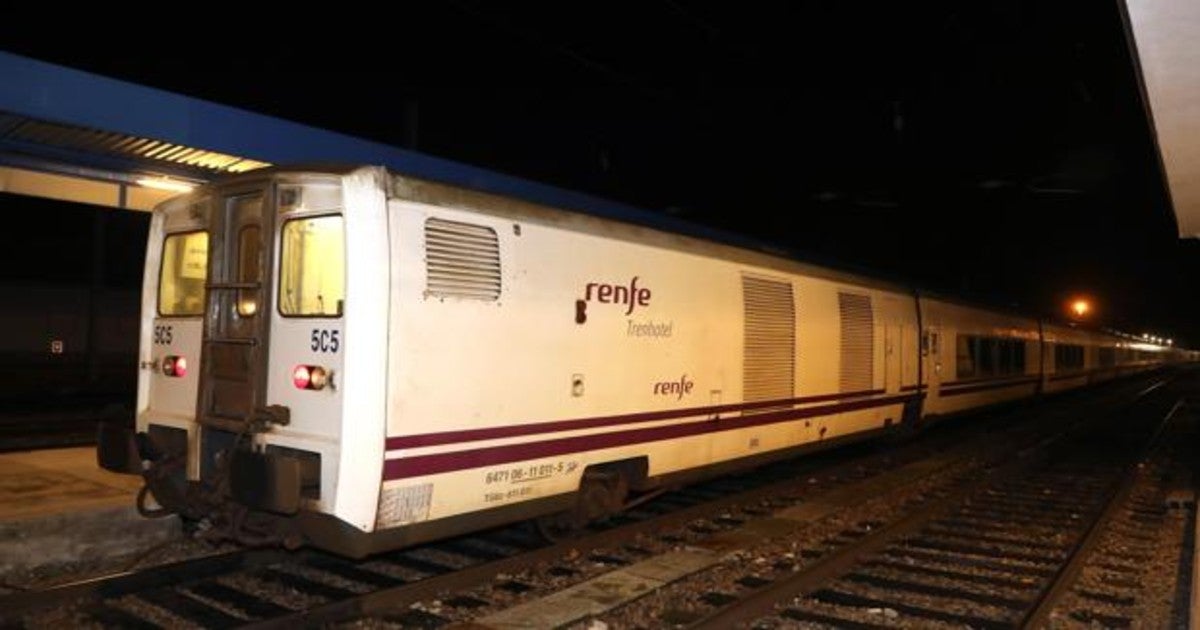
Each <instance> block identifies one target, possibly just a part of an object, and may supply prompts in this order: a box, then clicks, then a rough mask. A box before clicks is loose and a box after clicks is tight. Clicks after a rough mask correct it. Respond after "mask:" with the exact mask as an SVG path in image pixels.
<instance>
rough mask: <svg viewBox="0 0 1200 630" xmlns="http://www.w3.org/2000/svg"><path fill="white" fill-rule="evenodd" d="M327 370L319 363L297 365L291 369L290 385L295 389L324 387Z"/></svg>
mask: <svg viewBox="0 0 1200 630" xmlns="http://www.w3.org/2000/svg"><path fill="white" fill-rule="evenodd" d="M328 384H329V372H328V371H327V370H326V369H325V368H323V367H321V366H319V365H297V366H296V367H295V368H294V369H293V370H292V385H295V386H296V389H325V386H326V385H328Z"/></svg>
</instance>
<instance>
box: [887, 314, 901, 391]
mask: <svg viewBox="0 0 1200 630" xmlns="http://www.w3.org/2000/svg"><path fill="white" fill-rule="evenodd" d="M901 334H902V333H901V329H900V325H899V324H898V323H897V322H895V321H891V320H889V321H887V323H885V324H884V328H883V389H884V391H886V392H897V391H900V370H901V367H902V363H901V361H902V359H901V354H902V353H901V351H900V349H901V346H902V345H903V342H902V340H901Z"/></svg>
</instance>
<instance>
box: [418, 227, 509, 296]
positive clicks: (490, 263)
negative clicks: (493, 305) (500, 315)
mask: <svg viewBox="0 0 1200 630" xmlns="http://www.w3.org/2000/svg"><path fill="white" fill-rule="evenodd" d="M425 268H426V276H425V278H426V280H425V295H426V296H427V297H437V298H445V297H457V298H468V299H473V300H496V299H498V298H499V297H500V241H499V239H497V238H496V231H495V230H493V229H492V228H489V227H484V226H482V225H471V224H469V223H458V222H455V221H446V220H443V219H428V220H426V221H425Z"/></svg>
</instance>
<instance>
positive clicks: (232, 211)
mask: <svg viewBox="0 0 1200 630" xmlns="http://www.w3.org/2000/svg"><path fill="white" fill-rule="evenodd" d="M266 198H267V197H266V196H265V194H264V192H263V191H262V190H249V191H239V192H237V193H236V194H228V195H226V196H224V197H221V198H219V199H218V200H217V201H216V205H215V207H214V208H213V213H212V219H211V221H210V227H209V233H210V234H211V235H212V243H211V244H210V253H209V271H208V284H207V289H208V301H207V306H206V308H205V319H204V361H203V365H202V372H201V377H200V395H199V398H198V402H197V404H198V408H197V413H196V417H197V421H198V422H199V423H200V425H201V445H200V475H201V478H204V479H207V478H210V476H211V475H212V474H213V472H214V470H215V469H216V467H217V464H218V463H219V462H218V456H219V453H221V452H222V451H224V450H226V449H228V448H230V447H231V446H233V444H234V442H235V441H236V440H237V437H238V435H239V434H241V433H242V432H243V431H244V430H245V429H246V423H247V421H248V420H249V418H250V416H251V414H252V413H253V412H254V410H255V409H256V408H259V407H262V406H264V405H265V398H266V365H265V363H266V358H267V338H268V324H269V321H268V320H269V319H270V318H269V313H270V309H269V308H268V307H267V296H269V295H271V293H270V291H269V290H268V286H267V285H268V284H269V282H270V276H269V274H267V273H265V270H266V269H269V268H270V265H269V262H268V258H269V256H270V251H271V248H270V240H269V237H268V235H269V234H270V233H271V230H270V227H271V226H270V222H271V216H272V215H271V213H270V212H269V211H267V210H268V205H269V204H268V203H267V202H266V201H265V199H266Z"/></svg>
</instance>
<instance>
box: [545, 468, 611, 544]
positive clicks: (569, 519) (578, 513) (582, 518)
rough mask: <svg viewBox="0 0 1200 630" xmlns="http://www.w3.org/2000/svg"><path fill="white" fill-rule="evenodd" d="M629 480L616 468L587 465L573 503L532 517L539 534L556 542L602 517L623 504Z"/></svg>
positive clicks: (573, 534)
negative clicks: (569, 507)
mask: <svg viewBox="0 0 1200 630" xmlns="http://www.w3.org/2000/svg"><path fill="white" fill-rule="evenodd" d="M628 496H629V480H628V479H627V478H626V477H625V475H624V474H622V473H621V471H619V470H612V469H603V468H597V469H589V470H587V471H585V472H584V473H583V479H582V480H580V482H579V491H578V492H577V493H576V495H575V506H574V508H572V509H570V510H566V511H563V512H558V513H555V514H548V515H546V516H542V517H538V518H537V519H535V520H534V527H535V529H536V530H537V533H538V535H540V536H541V537H542V538H544V539H546V540H547V541H548V542H559V541H562V540H566V539H569V538H572V537H574V536H576V535H578V534H579V533H580V532H581V531H582V530H583V528H584V527H587V525H588V524H589V523H594V522H597V521H602V520H604V519H606V518H609V517H610V516H612V515H614V514H617V513H618V512H620V511H621V510H622V509H623V508H624V507H625V500H626V498H627V497H628Z"/></svg>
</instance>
